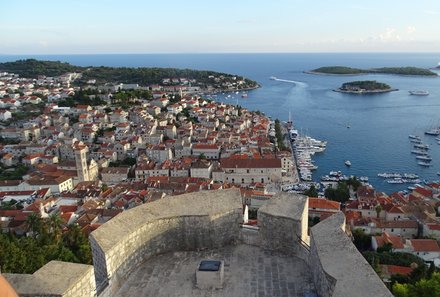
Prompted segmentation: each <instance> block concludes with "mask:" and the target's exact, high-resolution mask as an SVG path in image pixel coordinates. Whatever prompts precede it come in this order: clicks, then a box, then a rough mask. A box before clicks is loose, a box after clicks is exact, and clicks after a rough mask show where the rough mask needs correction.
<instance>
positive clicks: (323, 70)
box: [305, 66, 437, 76]
mask: <svg viewBox="0 0 440 297" xmlns="http://www.w3.org/2000/svg"><path fill="white" fill-rule="evenodd" d="M305 72H306V73H309V74H323V75H360V74H395V75H415V76H437V73H435V72H433V71H431V70H429V69H425V68H418V67H381V68H372V69H360V68H351V67H345V66H326V67H320V68H317V69H314V70H310V71H305Z"/></svg>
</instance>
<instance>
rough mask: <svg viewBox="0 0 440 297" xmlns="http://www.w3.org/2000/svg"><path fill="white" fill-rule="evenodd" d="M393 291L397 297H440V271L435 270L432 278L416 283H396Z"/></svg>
mask: <svg viewBox="0 0 440 297" xmlns="http://www.w3.org/2000/svg"><path fill="white" fill-rule="evenodd" d="M392 292H393V294H394V296H396V297H440V273H438V272H434V273H433V274H432V277H431V278H430V279H421V280H419V281H417V282H416V283H415V284H400V283H395V284H394V285H393V287H392Z"/></svg>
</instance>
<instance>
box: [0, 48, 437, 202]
mask: <svg viewBox="0 0 440 297" xmlns="http://www.w3.org/2000/svg"><path fill="white" fill-rule="evenodd" d="M21 58H36V59H48V60H60V61H66V62H69V63H72V64H75V65H80V66H101V65H104V66H121V67H177V68H192V69H206V70H215V71H221V72H228V73H234V74H239V75H244V76H246V77H249V78H251V79H254V80H256V81H258V82H259V83H260V84H261V88H259V89H257V90H253V91H250V92H248V98H246V99H243V98H241V96H240V95H239V94H238V95H236V94H232V95H231V94H229V95H231V98H228V97H227V95H228V94H225V95H219V96H218V98H217V100H219V101H223V102H225V103H230V104H239V105H241V106H243V107H246V108H248V109H251V110H261V111H263V112H264V113H265V114H266V115H268V116H271V117H272V118H274V119H275V118H279V119H280V120H282V121H286V120H287V119H288V115H289V111H290V112H291V114H292V118H293V121H294V124H295V126H296V128H298V129H299V130H300V131H302V132H303V133H306V134H308V135H310V136H312V137H315V138H318V139H320V140H327V141H328V145H327V150H326V151H325V152H324V153H322V154H317V155H315V158H314V159H315V161H316V165H318V167H319V168H318V170H317V171H316V172H315V173H314V179H316V180H318V179H319V176H321V175H324V174H328V172H329V171H331V170H341V171H342V172H344V173H345V174H348V175H357V176H368V177H369V178H370V183H372V184H373V185H374V186H375V187H376V188H377V189H378V190H380V191H385V192H387V193H391V192H393V191H397V190H402V189H404V188H406V185H391V184H388V183H386V182H384V181H383V180H382V179H380V178H378V177H377V173H379V172H401V173H405V172H407V173H417V174H419V175H420V176H421V177H422V178H423V179H428V180H436V179H439V178H440V177H438V176H437V174H436V173H437V172H439V171H440V145H438V144H437V143H436V141H435V138H434V137H432V136H425V135H423V133H424V131H426V130H427V129H429V128H430V127H432V126H438V125H440V78H439V77H434V78H430V77H429V78H428V77H404V76H397V75H361V76H322V75H311V74H306V73H304V72H303V71H305V70H310V69H314V68H318V67H321V66H330V65H341V66H349V67H358V68H374V67H385V66H389V67H391V66H396V67H401V66H416V67H424V68H430V67H435V66H437V64H438V62H439V61H440V53H374V54H371V53H368V54H367V53H335V54H331V53H325V54H306V53H303V54H301V53H298V54H287V53H286V54H129V55H128V54H127V55H125V54H117V55H116V54H115V55H50V56H41V55H33V56H30V55H28V56H11V55H8V56H6V55H5V56H0V62H4V61H14V60H16V59H21ZM270 76H276V77H278V78H281V79H285V80H289V81H292V82H280V81H275V80H270V79H269V77H270ZM366 79H368V80H377V81H380V82H385V83H387V84H389V85H391V86H392V87H394V88H397V89H399V91H396V92H391V93H386V94H380V95H351V94H341V93H337V92H333V91H332V90H333V89H335V88H337V87H338V86H340V85H341V84H342V83H344V82H347V81H352V80H366ZM295 82H296V83H295ZM409 90H427V91H429V92H430V95H429V96H426V97H419V96H411V95H409V93H408V91H409ZM347 125H349V126H350V128H347ZM409 134H415V135H420V136H421V137H422V139H423V141H424V142H426V143H428V144H429V145H430V146H431V149H430V155H431V156H432V158H433V161H432V164H433V166H431V167H429V168H423V167H420V166H419V165H417V161H416V159H415V157H414V155H411V153H410V150H411V145H410V143H409V140H408V135H409ZM344 160H350V161H351V163H352V166H351V167H350V168H347V167H345V166H344Z"/></svg>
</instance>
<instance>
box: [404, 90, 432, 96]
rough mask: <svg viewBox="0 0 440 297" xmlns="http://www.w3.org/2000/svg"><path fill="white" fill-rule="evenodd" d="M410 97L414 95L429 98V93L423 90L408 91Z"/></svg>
mask: <svg viewBox="0 0 440 297" xmlns="http://www.w3.org/2000/svg"><path fill="white" fill-rule="evenodd" d="M408 92H409V94H410V95H414V96H428V95H429V92H428V91H422V90H417V91H408Z"/></svg>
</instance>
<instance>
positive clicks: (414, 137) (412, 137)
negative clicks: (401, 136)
mask: <svg viewBox="0 0 440 297" xmlns="http://www.w3.org/2000/svg"><path fill="white" fill-rule="evenodd" d="M408 138H410V139H418V140H421V138H420V136H416V135H408Z"/></svg>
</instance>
